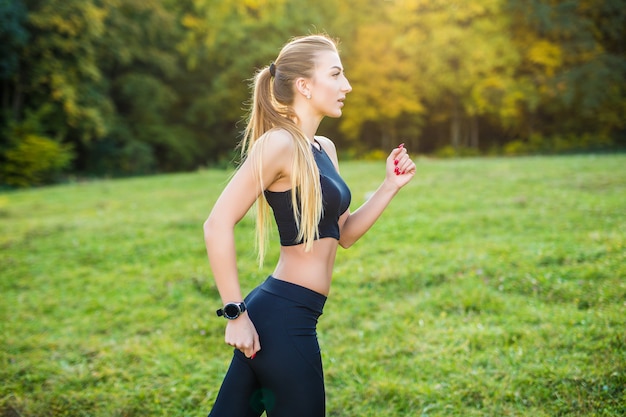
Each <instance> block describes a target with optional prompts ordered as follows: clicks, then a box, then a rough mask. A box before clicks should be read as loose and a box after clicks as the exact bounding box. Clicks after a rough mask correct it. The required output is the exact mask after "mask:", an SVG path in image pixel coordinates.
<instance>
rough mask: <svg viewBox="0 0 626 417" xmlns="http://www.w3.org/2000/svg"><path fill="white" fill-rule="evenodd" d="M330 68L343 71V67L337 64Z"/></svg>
mask: <svg viewBox="0 0 626 417" xmlns="http://www.w3.org/2000/svg"><path fill="white" fill-rule="evenodd" d="M330 69H338V70H339V71H343V68H341V67H340V66H337V65H333V66H332V67H330Z"/></svg>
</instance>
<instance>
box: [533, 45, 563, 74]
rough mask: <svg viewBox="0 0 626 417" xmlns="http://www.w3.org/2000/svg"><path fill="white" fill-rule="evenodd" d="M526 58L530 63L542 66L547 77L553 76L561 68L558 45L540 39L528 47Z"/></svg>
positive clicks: (560, 54) (561, 56) (561, 55)
mask: <svg viewBox="0 0 626 417" xmlns="http://www.w3.org/2000/svg"><path fill="white" fill-rule="evenodd" d="M527 57H528V59H529V60H530V61H531V62H533V63H535V64H538V65H541V66H543V67H544V68H545V71H546V74H547V75H548V76H553V75H554V72H555V70H556V69H557V68H559V67H560V66H561V63H562V59H563V53H562V51H561V47H560V46H559V45H557V44H554V43H552V42H550V41H547V40H543V39H540V40H537V41H536V42H534V43H533V44H532V45H531V46H530V48H529V49H528V53H527Z"/></svg>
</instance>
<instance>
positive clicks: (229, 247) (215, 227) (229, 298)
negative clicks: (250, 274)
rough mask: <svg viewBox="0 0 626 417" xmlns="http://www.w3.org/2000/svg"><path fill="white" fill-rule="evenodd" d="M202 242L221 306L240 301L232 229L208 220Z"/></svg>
mask: <svg viewBox="0 0 626 417" xmlns="http://www.w3.org/2000/svg"><path fill="white" fill-rule="evenodd" d="M204 241H205V244H206V249H207V255H208V257H209V263H210V265H211V270H212V271H213V277H214V279H215V284H216V286H217V290H218V291H219V294H220V297H221V298H222V304H226V303H229V302H239V301H242V300H243V297H242V294H241V288H240V286H239V278H238V274H237V261H236V251H235V233H234V227H227V226H224V225H219V224H215V222H212V221H211V219H209V220H207V221H206V222H205V223H204Z"/></svg>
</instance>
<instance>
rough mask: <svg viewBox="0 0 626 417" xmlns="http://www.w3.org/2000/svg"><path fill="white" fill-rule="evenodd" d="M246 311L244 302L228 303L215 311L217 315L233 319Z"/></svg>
mask: <svg viewBox="0 0 626 417" xmlns="http://www.w3.org/2000/svg"><path fill="white" fill-rule="evenodd" d="M244 311H246V303H244V302H243V301H242V302H241V303H228V304H226V305H225V306H224V308H220V309H219V310H217V311H216V312H215V313H216V314H217V316H218V317H221V316H224V318H225V319H228V320H235V319H236V318H237V317H239V316H240V315H241V313H243V312H244Z"/></svg>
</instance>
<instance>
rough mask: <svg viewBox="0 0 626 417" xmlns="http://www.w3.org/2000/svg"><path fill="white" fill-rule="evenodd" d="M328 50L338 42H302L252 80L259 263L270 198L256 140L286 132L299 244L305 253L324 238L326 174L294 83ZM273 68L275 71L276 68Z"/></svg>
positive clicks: (247, 136) (245, 142) (249, 142)
mask: <svg viewBox="0 0 626 417" xmlns="http://www.w3.org/2000/svg"><path fill="white" fill-rule="evenodd" d="M322 50H331V51H334V52H336V51H337V49H336V45H335V43H334V42H333V41H332V40H330V39H329V38H327V37H326V36H320V35H313V36H306V37H302V38H296V39H294V40H292V41H291V42H290V43H288V44H287V45H285V47H283V49H282V51H281V53H280V54H279V56H278V58H277V59H276V62H275V63H272V64H271V65H270V66H268V67H265V68H263V69H261V70H259V71H258V72H257V73H256V75H255V77H254V79H253V82H252V90H253V95H252V104H251V108H250V112H249V116H248V119H247V124H246V128H245V131H244V136H243V139H242V141H241V153H242V156H243V157H244V158H245V157H246V156H247V155H254V156H255V160H253V161H252V163H253V166H254V167H255V168H256V170H255V171H256V173H257V175H258V179H259V186H260V188H261V189H260V191H261V192H260V194H259V198H258V200H257V227H256V235H257V238H256V244H257V251H258V255H259V264H260V265H262V264H263V259H264V256H265V247H266V243H267V230H268V228H269V227H270V211H269V204H268V203H267V200H266V199H265V194H264V191H265V188H266V186H265V184H263V183H262V181H263V175H262V174H263V173H262V167H263V164H262V161H260V160H258V159H260V157H261V152H257V153H254V154H251V153H250V151H251V149H252V147H253V146H254V145H255V143H256V141H257V140H258V139H259V138H260V137H261V136H262V135H264V134H265V133H267V132H269V131H270V130H272V129H284V130H286V131H287V132H289V134H290V135H291V137H292V138H293V140H294V145H295V147H294V148H295V152H294V158H293V163H292V173H291V190H292V193H291V202H292V207H293V213H294V218H295V219H296V226H297V229H298V236H297V240H298V241H303V242H304V249H305V251H310V250H311V249H312V248H313V242H314V240H315V239H317V238H319V231H318V227H317V225H318V224H319V221H320V219H321V216H322V190H321V184H320V174H319V169H318V168H317V164H316V163H315V159H314V156H313V153H312V152H311V143H310V141H309V139H308V138H307V137H306V136H305V135H304V133H303V132H302V130H301V129H300V128H299V127H298V126H297V124H296V122H295V121H294V120H296V119H297V116H296V114H295V112H294V111H293V108H292V107H291V105H292V103H293V99H294V94H295V93H294V85H293V84H294V81H295V80H296V79H297V78H298V77H306V78H311V77H312V75H313V70H314V68H315V59H316V55H317V53H319V52H320V51H322ZM270 67H271V70H270Z"/></svg>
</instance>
